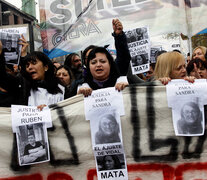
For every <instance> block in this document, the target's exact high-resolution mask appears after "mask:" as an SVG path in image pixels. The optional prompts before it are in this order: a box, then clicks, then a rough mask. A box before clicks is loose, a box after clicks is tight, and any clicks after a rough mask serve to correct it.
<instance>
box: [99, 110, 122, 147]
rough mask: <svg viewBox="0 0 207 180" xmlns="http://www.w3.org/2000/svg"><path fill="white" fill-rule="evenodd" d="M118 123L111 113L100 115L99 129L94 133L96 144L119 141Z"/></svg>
mask: <svg viewBox="0 0 207 180" xmlns="http://www.w3.org/2000/svg"><path fill="white" fill-rule="evenodd" d="M119 132H120V131H119V124H118V123H117V121H116V119H115V117H114V116H113V115H112V114H107V115H104V116H102V117H100V121H99V129H98V131H97V132H96V134H95V143H96V144H107V143H117V142H121V140H120V138H119Z"/></svg>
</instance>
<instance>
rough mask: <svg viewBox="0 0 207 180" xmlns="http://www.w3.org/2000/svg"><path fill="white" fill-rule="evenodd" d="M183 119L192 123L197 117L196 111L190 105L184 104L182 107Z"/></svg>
mask: <svg viewBox="0 0 207 180" xmlns="http://www.w3.org/2000/svg"><path fill="white" fill-rule="evenodd" d="M183 116H184V118H185V119H184V120H185V121H186V122H187V123H190V124H191V123H194V122H195V121H196V120H197V118H198V112H197V111H196V110H195V109H194V108H193V107H192V106H190V105H185V106H184V108H183Z"/></svg>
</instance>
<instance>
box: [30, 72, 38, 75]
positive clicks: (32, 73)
mask: <svg viewBox="0 0 207 180" xmlns="http://www.w3.org/2000/svg"><path fill="white" fill-rule="evenodd" d="M29 74H30V75H31V76H33V75H35V74H37V73H36V72H30V73H29Z"/></svg>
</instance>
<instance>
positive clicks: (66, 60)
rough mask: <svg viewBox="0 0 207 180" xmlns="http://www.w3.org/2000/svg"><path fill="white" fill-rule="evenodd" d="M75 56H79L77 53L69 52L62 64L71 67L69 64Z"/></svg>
mask: <svg viewBox="0 0 207 180" xmlns="http://www.w3.org/2000/svg"><path fill="white" fill-rule="evenodd" d="M75 56H79V55H78V54H77V53H71V54H69V55H68V56H67V57H66V59H65V62H64V65H66V66H68V67H69V68H71V65H72V60H73V58H74V57H75Z"/></svg>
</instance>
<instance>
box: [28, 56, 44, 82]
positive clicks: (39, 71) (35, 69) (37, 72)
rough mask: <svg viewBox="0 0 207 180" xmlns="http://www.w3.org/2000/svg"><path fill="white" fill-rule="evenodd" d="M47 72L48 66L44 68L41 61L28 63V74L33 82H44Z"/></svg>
mask: <svg viewBox="0 0 207 180" xmlns="http://www.w3.org/2000/svg"><path fill="white" fill-rule="evenodd" d="M47 70H48V66H44V64H43V63H42V61H40V60H39V59H36V60H34V61H30V62H27V64H26V72H27V73H29V75H30V76H31V78H32V79H33V80H44V79H45V72H46V71H47Z"/></svg>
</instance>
